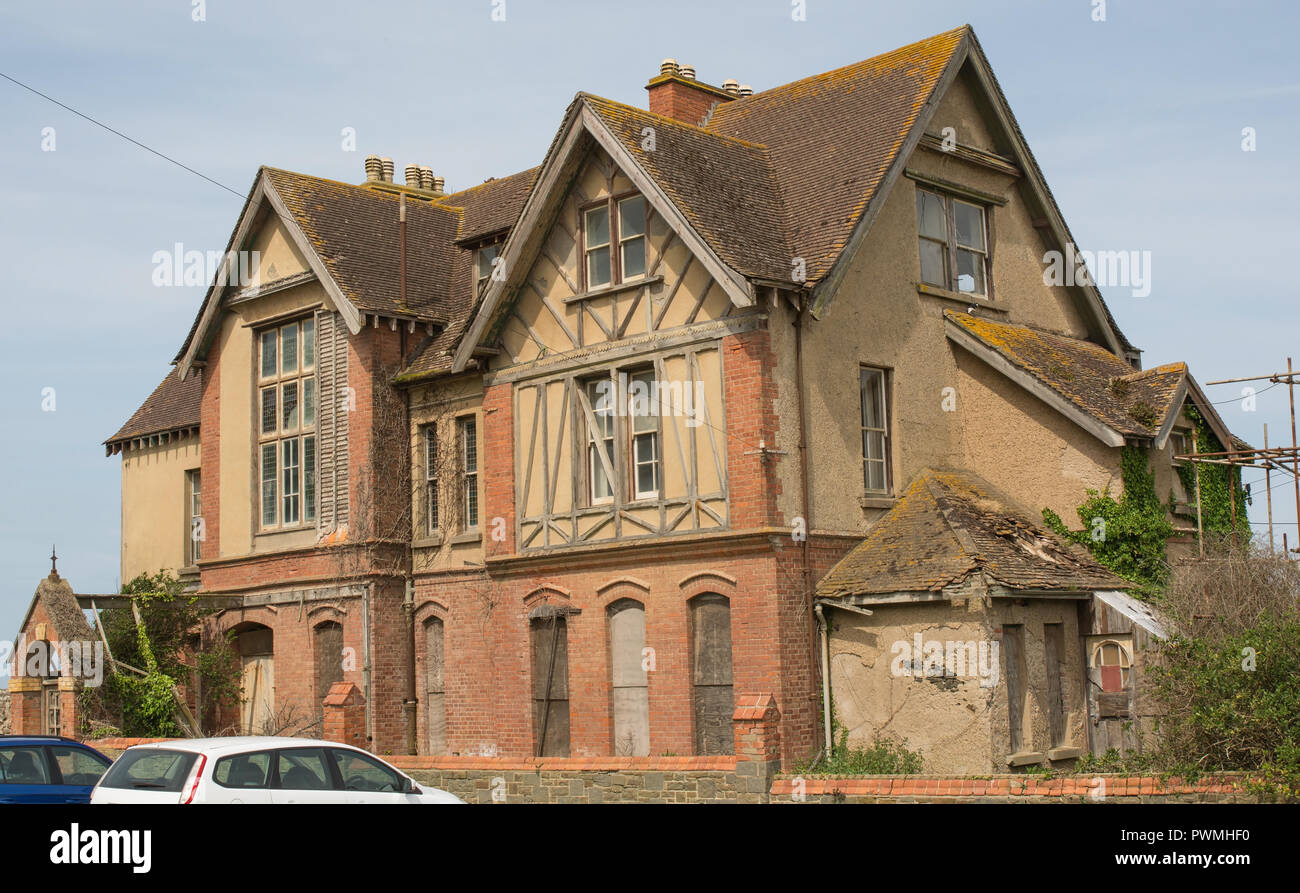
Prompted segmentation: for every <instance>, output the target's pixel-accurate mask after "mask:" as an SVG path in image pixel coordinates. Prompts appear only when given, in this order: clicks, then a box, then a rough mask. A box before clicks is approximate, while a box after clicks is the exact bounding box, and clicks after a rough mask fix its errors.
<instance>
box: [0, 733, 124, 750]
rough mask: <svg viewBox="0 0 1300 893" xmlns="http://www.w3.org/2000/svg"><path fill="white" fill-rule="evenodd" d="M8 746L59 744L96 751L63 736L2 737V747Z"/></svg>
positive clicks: (0, 744) (0, 745)
mask: <svg viewBox="0 0 1300 893" xmlns="http://www.w3.org/2000/svg"><path fill="white" fill-rule="evenodd" d="M6 744H19V745H34V744H51V745H54V744H57V745H59V746H60V747H82V748H85V749H86V750H95V748H93V747H91V746H90V745H89V744H83V743H82V742H80V741H78V740H76V739H75V738H64V737H63V736H62V735H0V747H3V746H4V745H6ZM95 752H96V753H98V752H99V751H95Z"/></svg>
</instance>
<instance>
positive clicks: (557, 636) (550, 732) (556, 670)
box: [529, 604, 569, 757]
mask: <svg viewBox="0 0 1300 893" xmlns="http://www.w3.org/2000/svg"><path fill="white" fill-rule="evenodd" d="M529 638H530V640H531V648H532V666H533V722H534V726H533V728H534V730H535V731H534V736H535V738H534V740H536V741H537V755H538V756H542V757H567V756H568V755H569V627H568V623H567V622H566V620H565V609H564V608H556V607H553V606H551V605H548V604H543V605H539V606H537V607H536V608H533V610H532V611H530V612H529Z"/></svg>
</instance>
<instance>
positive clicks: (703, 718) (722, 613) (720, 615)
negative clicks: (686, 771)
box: [690, 593, 736, 756]
mask: <svg viewBox="0 0 1300 893" xmlns="http://www.w3.org/2000/svg"><path fill="white" fill-rule="evenodd" d="M690 605H691V637H692V647H691V675H692V682H693V683H694V696H695V697H694V700H695V752H696V754H698V755H700V756H717V755H719V754H730V753H733V752H734V751H735V737H734V734H733V732H732V724H731V716H732V714H733V713H734V712H735V707H736V699H735V695H734V694H733V687H732V678H731V602H730V601H729V600H728V599H727V598H726V597H725V596H722V595H717V594H715V593H708V594H705V595H697V596H696V597H695V598H693V599H691V602H690Z"/></svg>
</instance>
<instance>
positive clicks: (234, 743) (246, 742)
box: [127, 735, 356, 754]
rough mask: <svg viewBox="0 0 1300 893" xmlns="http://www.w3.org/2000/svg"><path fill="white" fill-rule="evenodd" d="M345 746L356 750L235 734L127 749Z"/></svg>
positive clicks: (316, 740) (214, 750)
mask: <svg viewBox="0 0 1300 893" xmlns="http://www.w3.org/2000/svg"><path fill="white" fill-rule="evenodd" d="M327 745H328V746H329V747H343V748H347V749H348V750H355V749H356V748H354V747H351V746H350V745H347V744H340V743H339V742H337V741H322V740H321V739H320V738H288V737H280V736H276V735H235V736H230V737H224V738H175V739H171V740H167V741H151V742H149V743H148V744H134V745H132V746H131V747H128V748H127V750H146V749H149V750H182V751H188V752H192V753H207V754H216V753H238V752H241V751H248V750H265V749H267V748H272V747H275V748H285V747H324V746H327Z"/></svg>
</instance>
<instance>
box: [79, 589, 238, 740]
mask: <svg viewBox="0 0 1300 893" xmlns="http://www.w3.org/2000/svg"><path fill="white" fill-rule="evenodd" d="M122 593H123V594H124V595H132V596H134V597H135V604H136V607H137V608H138V609H139V612H140V619H141V620H142V621H143V622H142V623H141V624H137V623H136V619H135V612H134V611H132V609H131V606H130V605H129V604H127V605H125V606H114V607H111V608H107V609H104V610H101V611H100V617H101V619H102V622H103V624H104V634H105V638H107V640H108V647H109V650H110V652H111V653H112V655H113V661H114V662H115V663H116V664H117V665H118V671H117V672H116V673H114V672H109V673H108V674H106V675H105V677H104V684H103V685H102V686H100V687H99V688H96V689H86V690H85V691H84V692H83V693H82V707H83V716H85V717H86V720H85V728H84V729H83V732H84V733H85V734H87V735H88V736H91V737H99V736H102V735H105V734H118V735H129V736H140V737H174V736H179V735H183V734H185V730H184V728H183V727H182V726H181V724H180V723H179V722H177V719H176V698H175V694H174V692H173V686H176V687H180V686H184V685H188V684H191V683H192V682H193V681H195V679H196V678H197V681H198V683H199V688H200V691H201V694H202V698H201V701H200V703H199V715H200V716H202V715H204V714H206V713H208V712H210V711H211V710H213V709H215V708H216V707H217V706H218V705H226V704H231V703H235V702H237V701H238V699H239V695H240V689H239V656H238V655H237V654H236V653H235V650H234V647H233V646H232V644H231V643H230V641H229V640H228V639H225V638H222V639H218V640H216V641H213V642H209V643H206V644H205V646H204V647H202V648H200V647H199V644H200V641H199V638H198V635H197V630H198V629H199V627H200V626H201V624H202V622H203V619H204V618H206V617H208V616H209V615H211V614H212V613H213V612H214V609H213V608H211V607H210V606H208V605H206V604H204V603H203V601H202V599H200V598H199V597H197V596H194V595H191V594H187V593H186V592H185V591H184V589H183V587H182V585H181V583H180V581H179V580H177V579H176V578H175V577H174V576H173V575H172V574H170V573H167V572H163V571H160V572H159V573H157V574H154V575H152V576H150V575H147V574H141V575H140V576H138V577H136V578H135V579H134V580H132V581H131V582H129V583H127V584H126V585H125V586H123V587H122ZM106 657H107V655H106ZM110 666H111V665H110Z"/></svg>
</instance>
